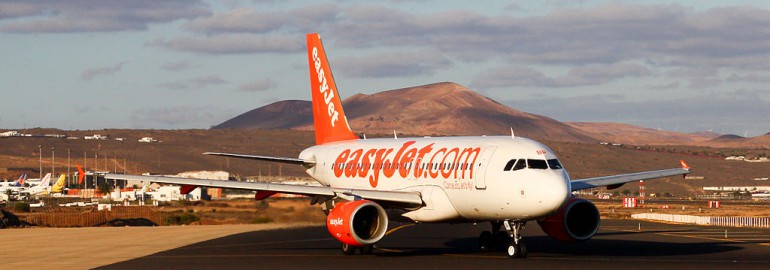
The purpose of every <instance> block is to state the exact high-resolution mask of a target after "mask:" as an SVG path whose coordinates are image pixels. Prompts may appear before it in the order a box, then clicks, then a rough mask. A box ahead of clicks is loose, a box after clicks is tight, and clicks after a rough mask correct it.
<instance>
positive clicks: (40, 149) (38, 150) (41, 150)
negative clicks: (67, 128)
mask: <svg viewBox="0 0 770 270" xmlns="http://www.w3.org/2000/svg"><path fill="white" fill-rule="evenodd" d="M37 155H38V157H39V160H40V180H43V146H42V145H38V146H37Z"/></svg>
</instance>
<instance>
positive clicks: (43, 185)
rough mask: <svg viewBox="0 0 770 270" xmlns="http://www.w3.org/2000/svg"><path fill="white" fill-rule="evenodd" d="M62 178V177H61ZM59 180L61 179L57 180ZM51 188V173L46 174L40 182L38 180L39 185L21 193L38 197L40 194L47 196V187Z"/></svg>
mask: <svg viewBox="0 0 770 270" xmlns="http://www.w3.org/2000/svg"><path fill="white" fill-rule="evenodd" d="M62 176H63V175H62ZM59 179H61V177H60V178H59ZM50 186H51V173H47V174H46V175H45V177H43V179H42V180H40V183H39V184H37V185H35V186H32V187H29V188H27V189H25V190H23V191H22V192H24V193H29V195H30V196H33V195H40V194H47V193H48V187H50Z"/></svg>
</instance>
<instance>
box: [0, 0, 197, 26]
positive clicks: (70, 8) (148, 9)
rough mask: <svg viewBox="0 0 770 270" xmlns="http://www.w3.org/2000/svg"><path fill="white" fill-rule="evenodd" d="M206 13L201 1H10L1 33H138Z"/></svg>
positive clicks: (1, 7) (1, 16) (2, 11)
mask: <svg viewBox="0 0 770 270" xmlns="http://www.w3.org/2000/svg"><path fill="white" fill-rule="evenodd" d="M208 14H211V11H210V10H209V7H208V6H207V5H205V4H204V3H203V2H201V1H187V0H169V1H141V0H127V1H126V0H103V1H88V0H75V1H42V0H39V1H34V0H33V1H22V0H10V1H3V2H0V31H2V32H12V33H72V32H112V31H139V30H146V29H147V27H148V26H149V25H150V24H153V23H168V22H173V21H176V20H179V19H192V18H196V17H199V16H204V15H208ZM9 19H11V20H9ZM16 19H18V20H16ZM20 19H23V20H20ZM2 21H4V22H2Z"/></svg>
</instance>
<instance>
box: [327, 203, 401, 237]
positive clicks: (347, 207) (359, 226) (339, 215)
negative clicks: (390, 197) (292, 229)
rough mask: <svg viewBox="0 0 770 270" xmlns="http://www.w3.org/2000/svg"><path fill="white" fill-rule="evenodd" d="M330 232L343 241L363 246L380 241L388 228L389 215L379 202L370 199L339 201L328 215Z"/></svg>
mask: <svg viewBox="0 0 770 270" xmlns="http://www.w3.org/2000/svg"><path fill="white" fill-rule="evenodd" d="M326 228H327V229H329V233H330V234H331V235H332V236H334V238H337V240H339V241H340V242H342V243H345V244H348V245H350V246H355V247H361V246H366V245H371V244H374V243H376V242H377V241H380V239H382V237H383V236H385V232H386V231H387V229H388V216H387V214H386V213H385V209H383V208H382V206H380V205H379V204H377V203H375V202H373V201H368V200H360V201H351V202H341V203H337V205H335V206H334V208H333V209H332V210H331V211H329V215H328V216H327V217H326Z"/></svg>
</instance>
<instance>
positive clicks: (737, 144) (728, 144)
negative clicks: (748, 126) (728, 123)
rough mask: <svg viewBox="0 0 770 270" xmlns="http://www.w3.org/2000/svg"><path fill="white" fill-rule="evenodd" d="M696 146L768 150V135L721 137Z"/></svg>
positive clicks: (769, 137) (769, 139)
mask: <svg viewBox="0 0 770 270" xmlns="http://www.w3.org/2000/svg"><path fill="white" fill-rule="evenodd" d="M698 145H702V146H711V147H720V148H765V149H767V148H770V135H768V134H765V135H762V136H757V137H749V138H745V137H741V136H738V135H733V134H729V135H722V136H719V137H717V138H714V139H712V140H710V141H707V142H703V143H700V144H698Z"/></svg>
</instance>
